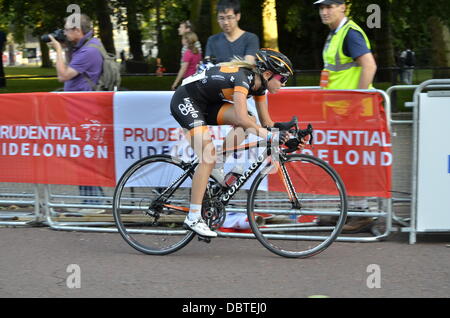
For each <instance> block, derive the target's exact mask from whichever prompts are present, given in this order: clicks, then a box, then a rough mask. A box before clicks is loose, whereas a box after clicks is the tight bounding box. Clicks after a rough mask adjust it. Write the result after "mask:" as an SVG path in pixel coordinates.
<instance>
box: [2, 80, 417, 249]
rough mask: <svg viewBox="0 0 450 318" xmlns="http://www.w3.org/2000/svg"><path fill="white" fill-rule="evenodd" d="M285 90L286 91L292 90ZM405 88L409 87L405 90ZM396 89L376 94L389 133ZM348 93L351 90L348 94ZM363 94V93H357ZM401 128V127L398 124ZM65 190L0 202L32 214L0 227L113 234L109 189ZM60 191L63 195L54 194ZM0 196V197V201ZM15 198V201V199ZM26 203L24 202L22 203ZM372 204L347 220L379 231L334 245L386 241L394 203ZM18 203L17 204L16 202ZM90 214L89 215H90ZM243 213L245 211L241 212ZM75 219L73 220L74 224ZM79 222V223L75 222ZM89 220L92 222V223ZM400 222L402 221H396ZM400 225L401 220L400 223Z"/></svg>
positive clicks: (50, 188)
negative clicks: (373, 222)
mask: <svg viewBox="0 0 450 318" xmlns="http://www.w3.org/2000/svg"><path fill="white" fill-rule="evenodd" d="M292 88H296V89H319V87H316V86H314V87H292ZM292 88H286V89H292ZM408 88H409V87H408ZM396 89H406V87H405V86H404V85H402V86H395V87H392V88H390V89H389V90H388V92H384V91H382V90H376V91H377V92H378V93H379V94H380V95H381V96H382V97H383V100H384V105H385V109H386V116H387V119H388V123H389V129H391V127H390V125H391V124H400V123H398V122H396V121H393V120H392V119H391V102H390V95H389V94H390V93H391V92H392V91H393V90H396ZM349 91H351V90H349ZM358 91H362V92H364V91H365V90H358ZM367 92H373V90H367ZM402 124H403V123H402ZM65 187H68V188H70V187H69V186H56V185H44V188H43V189H44V190H43V192H44V195H43V200H42V202H40V201H39V191H38V187H37V186H36V185H35V186H34V192H33V193H28V194H19V197H20V196H22V199H21V200H17V199H14V198H13V197H12V198H11V199H10V200H7V199H4V200H0V204H2V203H4V204H20V205H27V204H29V205H33V207H34V210H33V211H34V212H32V213H29V215H28V216H29V217H30V218H31V220H29V221H17V219H14V217H16V216H14V214H13V213H12V214H8V215H9V216H12V217H11V218H9V219H8V218H7V216H6V215H5V219H3V220H2V218H1V216H2V213H0V225H10V226H18V225H29V224H30V222H41V223H43V224H45V225H48V226H49V227H50V228H52V229H55V230H70V231H95V232H116V231H117V229H116V228H115V226H114V222H113V219H112V215H111V213H110V212H111V209H112V204H111V202H112V193H113V189H105V188H104V189H105V190H106V191H105V196H97V197H93V196H81V195H79V193H77V192H78V188H77V187H71V188H70V191H66V190H64V188H65ZM61 189H63V191H60V192H58V191H59V190H61ZM2 197H3V195H1V194H0V198H2ZM17 197H18V196H17V194H16V198H17ZM25 199H26V200H25ZM83 200H100V201H101V202H102V203H101V204H96V203H91V204H85V203H83ZM369 200H370V202H372V206H376V207H377V211H370V212H353V211H350V212H348V216H349V217H351V216H354V217H358V216H359V217H374V218H377V219H378V224H382V225H381V227H380V230H378V231H373V233H372V235H371V236H345V235H341V236H339V237H338V239H337V240H338V241H343V242H375V241H380V240H383V239H386V238H387V237H388V235H389V234H390V233H391V232H392V230H393V228H392V220H393V219H394V220H395V219H398V220H400V218H397V217H396V216H395V215H394V214H393V210H392V209H393V202H395V199H394V200H393V199H383V198H369ZM19 201H20V202H19ZM40 206H41V207H42V214H41V211H40ZM97 209H102V210H106V211H107V213H105V214H97V213H94V211H95V210H97ZM90 211H92V212H90ZM242 212H246V211H242ZM74 219H75V220H74ZM77 219H79V220H77ZM92 219H95V220H94V221H93V220H92ZM380 221H381V222H380ZM400 221H402V220H400ZM403 221H404V220H403ZM219 236H220V237H239V238H252V237H254V236H253V234H246V233H229V232H226V233H225V232H219Z"/></svg>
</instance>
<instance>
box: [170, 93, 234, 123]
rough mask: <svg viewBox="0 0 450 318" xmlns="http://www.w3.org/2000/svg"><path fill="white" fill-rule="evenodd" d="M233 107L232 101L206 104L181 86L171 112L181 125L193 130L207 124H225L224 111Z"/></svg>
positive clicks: (173, 100) (173, 101)
mask: <svg viewBox="0 0 450 318" xmlns="http://www.w3.org/2000/svg"><path fill="white" fill-rule="evenodd" d="M230 107H233V104H230V103H226V102H223V103H220V104H216V105H205V104H202V103H199V102H198V101H196V100H195V99H193V98H192V97H190V96H189V94H188V92H187V90H186V87H185V86H181V87H179V88H178V89H177V90H176V91H175V93H174V95H173V97H172V100H171V102H170V112H171V113H172V116H173V117H174V118H175V120H176V121H177V122H178V123H179V124H180V126H181V127H183V128H185V129H187V130H191V129H193V128H195V127H200V126H207V125H224V123H223V121H222V119H221V118H222V116H223V113H224V112H225V111H226V110H227V109H229V108H230Z"/></svg>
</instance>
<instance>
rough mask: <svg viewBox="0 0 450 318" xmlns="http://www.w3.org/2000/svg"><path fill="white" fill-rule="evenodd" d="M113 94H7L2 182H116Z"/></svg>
mask: <svg viewBox="0 0 450 318" xmlns="http://www.w3.org/2000/svg"><path fill="white" fill-rule="evenodd" d="M112 104H113V93H94V94H93V93H73V94H56V93H30V94H2V95H1V104H0V111H1V114H2V115H1V118H0V158H1V160H0V169H1V171H2V172H1V181H2V182H26V183H48V184H72V185H99V186H112V185H114V184H115V170H114V136H113V135H114V130H113V108H112Z"/></svg>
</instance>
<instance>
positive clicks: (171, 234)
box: [114, 156, 193, 254]
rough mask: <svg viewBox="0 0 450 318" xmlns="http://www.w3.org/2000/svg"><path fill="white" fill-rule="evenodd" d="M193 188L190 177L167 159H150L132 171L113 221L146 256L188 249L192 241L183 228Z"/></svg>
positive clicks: (121, 186) (121, 183) (123, 180)
mask: <svg viewBox="0 0 450 318" xmlns="http://www.w3.org/2000/svg"><path fill="white" fill-rule="evenodd" d="M183 176H184V177H183ZM190 187H191V178H190V175H189V174H185V169H184V168H183V167H182V165H180V164H179V163H178V162H177V161H176V160H173V159H171V158H170V157H168V156H153V157H148V158H145V159H143V160H141V161H139V162H137V163H135V164H134V165H133V166H132V167H130V168H129V169H128V170H127V172H125V174H124V175H123V177H122V178H121V180H120V181H119V184H118V186H117V188H116V193H115V195H114V217H115V220H116V224H117V226H118V229H119V232H120V233H121V234H122V236H123V238H124V239H125V241H127V243H128V244H130V245H131V246H132V247H134V248H135V249H137V250H139V251H141V252H143V253H147V254H168V253H172V252H174V251H176V250H178V249H180V248H182V247H183V246H185V245H186V244H187V243H188V242H189V241H190V240H191V239H192V237H193V233H192V232H191V231H186V230H185V229H184V228H183V221H184V218H185V217H186V213H187V212H188V211H189V209H188V204H189V197H190Z"/></svg>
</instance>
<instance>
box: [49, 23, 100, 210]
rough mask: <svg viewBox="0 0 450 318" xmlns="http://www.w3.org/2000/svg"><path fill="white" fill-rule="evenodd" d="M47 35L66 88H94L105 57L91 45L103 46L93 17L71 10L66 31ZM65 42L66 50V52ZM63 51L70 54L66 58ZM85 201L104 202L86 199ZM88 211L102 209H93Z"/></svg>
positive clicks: (91, 191)
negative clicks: (93, 22)
mask: <svg viewBox="0 0 450 318" xmlns="http://www.w3.org/2000/svg"><path fill="white" fill-rule="evenodd" d="M44 37H45V36H44ZM48 38H49V39H48V40H47V41H50V42H49V45H50V46H52V47H53V48H54V49H55V50H56V71H57V74H58V80H59V81H60V82H63V83H64V91H93V90H94V87H95V85H96V84H97V82H98V80H99V78H100V76H101V73H102V67H103V57H102V54H101V53H100V51H99V50H98V49H97V48H95V47H92V46H89V44H95V45H97V46H102V44H101V42H100V40H98V39H96V38H94V37H93V30H92V22H91V19H90V18H89V17H88V16H87V15H85V14H81V15H78V16H77V15H76V14H72V15H70V16H69V17H67V18H66V19H65V25H64V32H61V31H56V32H54V33H53V35H52V34H50V35H48ZM43 40H44V41H45V39H44V38H43ZM61 42H62V43H61ZM63 45H64V46H65V47H66V53H67V54H64V52H63ZM64 55H66V56H67V57H68V60H67V61H66V59H65V57H64ZM80 195H82V196H103V190H102V188H101V187H93V186H80ZM84 203H85V204H99V203H101V202H100V201H98V200H84ZM87 211H89V212H97V213H100V212H103V210H94V209H90V210H86V212H87ZM82 212H85V211H82Z"/></svg>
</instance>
